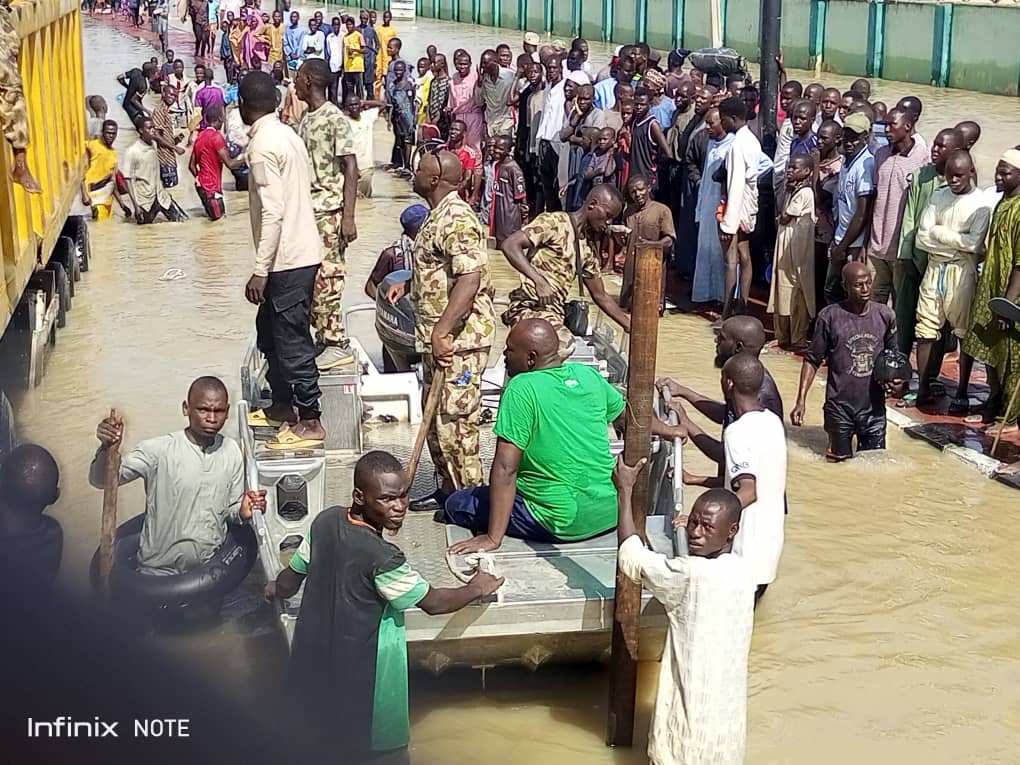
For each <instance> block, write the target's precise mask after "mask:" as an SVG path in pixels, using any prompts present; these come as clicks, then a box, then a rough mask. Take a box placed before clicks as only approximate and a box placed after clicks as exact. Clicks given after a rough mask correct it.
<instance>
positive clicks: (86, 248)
mask: <svg viewBox="0 0 1020 765" xmlns="http://www.w3.org/2000/svg"><path fill="white" fill-rule="evenodd" d="M61 235H62V236H68V237H70V238H71V241H72V242H73V243H74V250H75V254H76V256H77V258H78V265H79V266H80V269H79V270H80V271H81V272H85V271H88V270H89V260H90V259H91V257H92V250H91V246H90V243H89V227H88V223H86V222H85V218H84V217H83V216H81V215H70V216H68V218H67V221H66V222H65V223H64V230H63V231H62V232H61ZM78 278H80V274H79V277H78ZM77 280H78V279H75V281H77Z"/></svg>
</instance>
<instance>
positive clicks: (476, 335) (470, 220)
mask: <svg viewBox="0 0 1020 765" xmlns="http://www.w3.org/2000/svg"><path fill="white" fill-rule="evenodd" d="M413 260H414V267H413V268H412V269H411V302H412V303H413V304H414V309H415V316H416V326H415V334H416V336H417V338H416V339H417V341H418V345H419V350H427V349H429V348H430V347H431V342H432V329H433V328H434V327H435V326H436V324H437V323H438V321H439V317H440V316H442V314H443V311H444V310H445V308H446V305H447V303H448V302H449V298H450V292H451V291H452V290H453V285H454V281H455V280H456V278H457V277H458V276H463V275H464V274H470V273H474V272H475V271H478V272H480V273H481V285H480V286H479V288H478V294H477V295H476V296H475V302H474V305H472V306H471V311H470V313H469V314H468V315H467V317H466V318H465V319H461V320H459V321H458V322H456V323H455V324H454V325H453V337H454V341H453V347H454V350H455V351H472V350H477V349H481V348H488V347H490V346H491V345H492V340H493V335H494V334H495V331H496V317H495V312H494V310H493V306H492V297H493V290H492V282H491V280H490V278H489V254H488V250H487V249H486V244H485V232H484V231H483V230H482V226H481V224H480V223H479V222H478V216H477V215H475V213H474V210H472V209H471V206H470V205H469V204H468V203H467V202H465V201H464V200H463V199H461V198H460V197H459V196H457V194H456V193H451V194H448V195H447V196H446V197H444V198H443V200H442V201H441V202H440V203H439V204H438V205H436V207H435V208H434V209H433V210H432V212H431V213H429V216H428V218H426V219H425V222H424V223H423V224H422V226H421V229H420V230H419V231H418V236H417V237H416V238H415V240H414V253H413Z"/></svg>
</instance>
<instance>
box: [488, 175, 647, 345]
mask: <svg viewBox="0 0 1020 765" xmlns="http://www.w3.org/2000/svg"><path fill="white" fill-rule="evenodd" d="M622 209H623V199H622V197H621V196H620V192H619V191H617V189H616V187H615V186H611V185H608V184H600V185H598V186H596V187H595V188H594V189H592V190H591V192H589V194H588V198H587V199H586V200H585V202H584V206H583V207H582V208H581V209H580V210H578V211H577V212H573V213H565V212H547V213H542V214H540V215H538V216H537V217H536V218H535V219H534V220H533V221H531V223H529V224H528V225H526V226H525V227H524V228H522V229H521V230H520V231H518V232H516V233H515V234H512V235H511V236H509V237H507V239H506V241H505V242H503V245H502V248H501V249H502V251H503V254H504V255H505V256H506V259H507V260H508V261H509V262H510V265H511V266H513V267H514V268H515V269H517V271H518V272H519V273H520V275H521V286H520V287H518V288H517V289H515V290H512V291H511V292H510V296H509V297H510V307H509V308H507V310H506V311H505V312H504V313H503V316H502V318H503V323H504V324H506V326H508V327H513V326H514V325H515V324H517V322H519V321H521V320H522V319H545V320H546V321H548V322H549V323H550V324H551V325H552V326H553V328H554V329H555V330H556V333H557V335H559V338H560V358H561V359H566V358H567V357H568V356H570V354H571V353H572V352H573V350H574V335H573V334H572V333H571V332H570V330H569V329H567V327H566V326H565V325H564V319H565V316H564V313H565V311H566V308H565V303H566V300H567V297H568V295H569V294H570V292H571V290H572V289H573V288H574V285H576V284H577V283H578V282H579V281H580V282H583V283H584V286H585V287H586V288H587V289H588V291H589V292H590V293H591V296H592V300H594V301H595V304H596V305H597V306H598V307H599V308H601V309H602V310H603V311H605V313H606V315H607V316H609V317H610V318H611V319H613V321H615V322H616V323H617V324H619V325H620V326H621V327H623V328H624V329H625V330H629V329H630V316H628V315H627V312H626V311H624V310H623V309H622V308H620V306H619V305H617V303H616V301H614V300H613V299H612V298H611V297H610V296H609V295H608V294H607V293H606V288H605V285H604V284H603V283H602V273H601V268H600V267H599V260H598V256H597V255H596V254H595V252H594V250H593V249H592V245H591V242H592V240H593V239H595V238H597V237H600V236H602V234H603V233H604V232H605V230H606V227H607V226H608V225H609V223H610V222H611V221H612V220H613V219H614V218H616V217H617V216H618V215H619V214H620V211H621V210H622Z"/></svg>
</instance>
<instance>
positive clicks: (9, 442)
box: [0, 390, 17, 456]
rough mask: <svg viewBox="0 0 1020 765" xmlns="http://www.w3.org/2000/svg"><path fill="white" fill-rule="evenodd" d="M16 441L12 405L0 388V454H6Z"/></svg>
mask: <svg viewBox="0 0 1020 765" xmlns="http://www.w3.org/2000/svg"><path fill="white" fill-rule="evenodd" d="M16 443H17V440H16V439H15V434H14V407H12V406H11V402H10V401H8V400H7V396H6V395H4V392H3V391H2V390H0V456H3V455H4V454H7V453H8V452H9V451H10V450H11V449H13V448H14V445H15V444H16Z"/></svg>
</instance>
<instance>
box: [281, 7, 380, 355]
mask: <svg viewBox="0 0 1020 765" xmlns="http://www.w3.org/2000/svg"><path fill="white" fill-rule="evenodd" d="M363 17H364V18H367V14H364V13H363ZM329 81H330V73H329V64H327V63H326V62H325V61H322V60H320V59H311V60H309V61H306V62H305V63H304V64H302V65H301V69H299V70H298V73H297V76H296V77H295V78H294V88H295V91H296V93H297V97H298V98H299V99H301V100H302V101H304V102H305V103H306V104H308V111H306V112H305V115H304V116H303V117H302V118H301V122H299V123H298V127H297V131H298V135H299V136H301V140H302V141H304V143H305V148H306V149H308V156H309V158H310V159H311V175H312V208H313V209H314V210H315V223H316V225H317V226H318V230H319V236H320V237H322V246H323V248H324V249H325V254H324V255H323V258H322V265H321V266H320V267H319V273H318V275H317V276H316V277H315V293H314V296H313V298H312V326H313V327H314V328H315V334H316V335H317V337H318V340H319V344H320V345H321V346H322V351H321V352H320V353H319V355H318V356H317V357H316V359H315V364H316V366H317V367H318V368H319V371H321V372H325V371H327V370H329V369H333V368H334V367H338V366H342V365H344V364H350V363H352V362H353V361H354V352H353V351H352V350H351V347H350V341H348V339H347V337H346V336H345V335H344V326H343V293H344V284H345V281H346V270H347V269H346V255H345V253H346V251H347V245H348V244H350V243H351V242H353V241H354V240H355V239H357V238H358V229H357V226H356V225H355V222H354V208H355V204H356V203H357V196H358V162H357V160H356V158H355V156H354V136H353V135H352V134H351V129H350V123H349V122H348V121H347V120H345V119H342V117H341V114H340V109H339V107H337V105H336V104H334V103H332V102H330V101H329V99H328V98H327V97H326V89H327V88H328V87H329Z"/></svg>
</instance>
